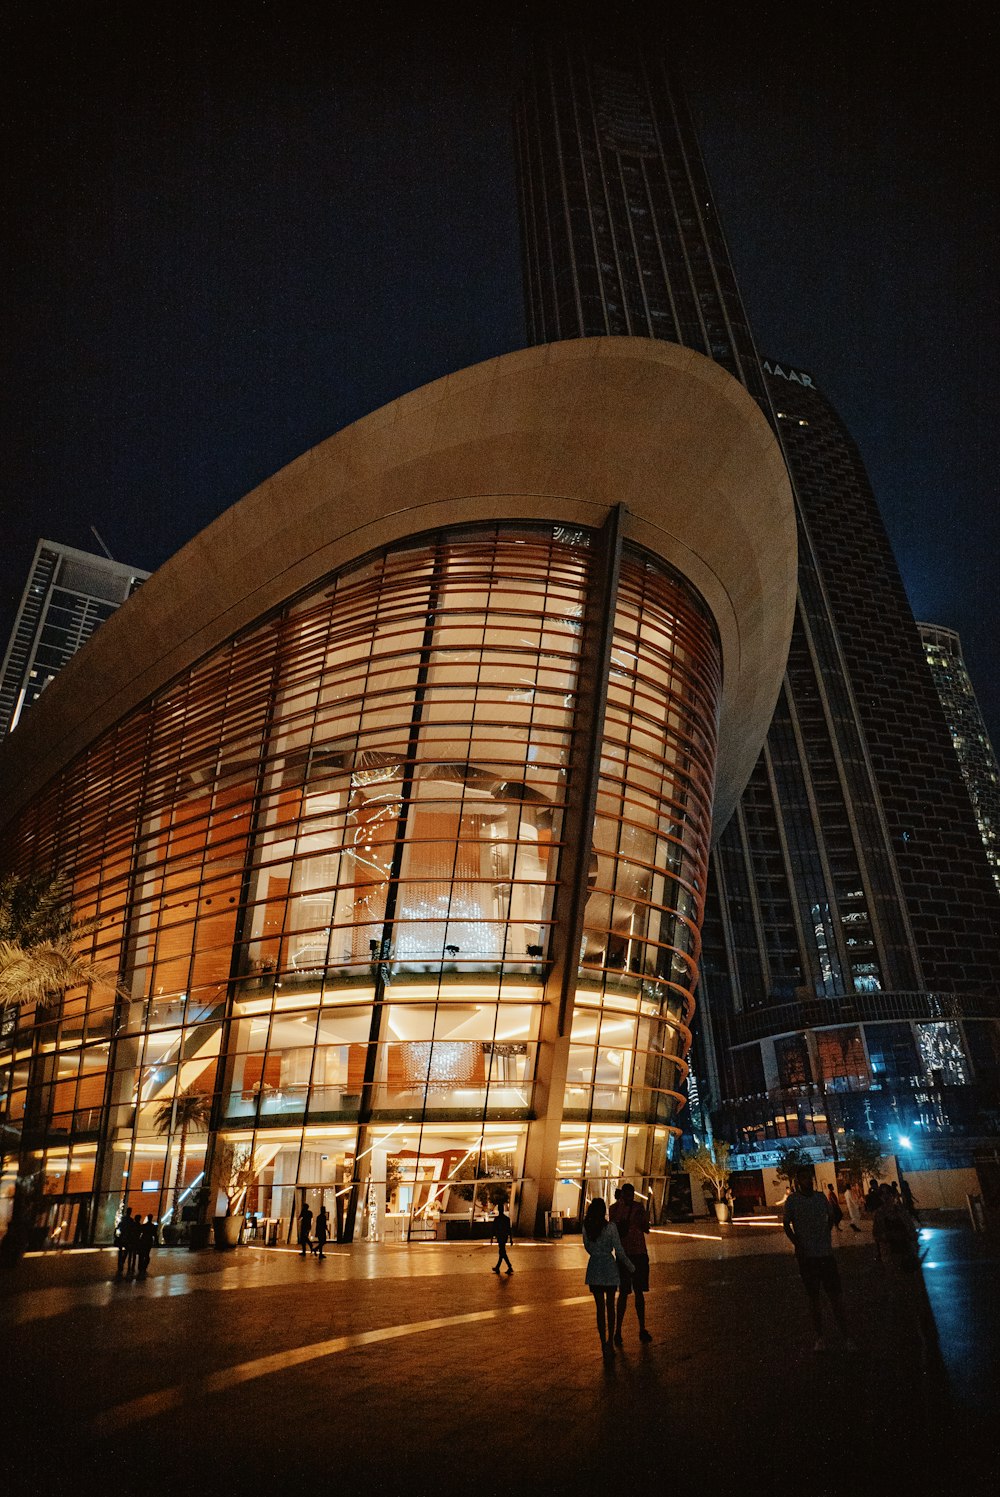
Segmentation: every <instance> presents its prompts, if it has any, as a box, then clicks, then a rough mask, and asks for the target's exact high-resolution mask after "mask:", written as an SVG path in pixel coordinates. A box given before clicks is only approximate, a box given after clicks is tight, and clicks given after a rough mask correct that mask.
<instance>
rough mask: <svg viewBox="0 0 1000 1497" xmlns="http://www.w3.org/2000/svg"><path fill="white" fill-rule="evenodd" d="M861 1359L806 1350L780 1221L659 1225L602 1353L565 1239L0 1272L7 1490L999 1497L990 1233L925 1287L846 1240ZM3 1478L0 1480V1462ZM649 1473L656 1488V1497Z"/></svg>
mask: <svg viewBox="0 0 1000 1497" xmlns="http://www.w3.org/2000/svg"><path fill="white" fill-rule="evenodd" d="M841 1239H842V1241H841V1244H840V1246H841V1249H842V1250H841V1252H840V1254H839V1258H840V1264H841V1272H842V1276H843V1280H844V1285H845V1295H846V1300H847V1304H848V1308H849V1312H850V1316H851V1321H852V1331H853V1333H854V1336H855V1339H856V1341H857V1342H858V1351H857V1352H856V1353H852V1352H850V1351H848V1350H847V1349H846V1348H845V1347H844V1346H843V1345H842V1344H841V1343H840V1342H839V1340H838V1338H837V1337H836V1334H835V1333H834V1334H831V1336H830V1338H829V1346H830V1349H829V1350H828V1351H826V1352H825V1353H822V1354H819V1355H817V1354H814V1352H813V1350H812V1336H811V1333H810V1329H809V1323H808V1317H807V1312H806V1303H805V1299H804V1295H803V1293H802V1289H801V1285H800V1283H799V1281H798V1276H797V1273H796V1271H795V1266H794V1262H793V1260H792V1257H791V1253H790V1250H789V1248H788V1244H787V1243H786V1241H785V1239H784V1238H783V1236H782V1234H781V1232H780V1229H779V1228H778V1227H777V1226H776V1225H775V1224H774V1223H771V1224H763V1225H761V1224H756V1225H755V1226H752V1227H751V1226H750V1225H749V1224H747V1225H746V1226H744V1227H738V1226H736V1225H734V1226H733V1227H732V1228H730V1229H728V1230H727V1231H726V1232H725V1233H724V1234H721V1233H720V1232H718V1231H717V1230H716V1229H715V1228H714V1227H712V1226H693V1227H691V1228H677V1229H671V1230H670V1231H669V1232H657V1233H654V1234H651V1238H650V1254H651V1259H652V1265H653V1266H652V1275H651V1292H650V1295H649V1300H648V1323H649V1326H650V1329H651V1330H652V1332H653V1335H654V1340H653V1342H652V1344H650V1345H648V1346H643V1345H640V1344H639V1343H638V1341H637V1338H636V1334H635V1332H636V1324H635V1319H634V1311H633V1310H632V1309H631V1308H630V1310H629V1316H628V1319H627V1321H626V1334H625V1346H624V1348H623V1350H622V1351H621V1352H620V1353H619V1354H618V1355H617V1356H616V1358H615V1361H614V1362H613V1364H612V1365H611V1366H610V1367H605V1365H604V1364H603V1362H602V1359H601V1356H600V1349H599V1345H598V1340H597V1335H596V1331H595V1328H594V1312H593V1305H592V1301H591V1299H590V1296H589V1295H588V1294H587V1292H586V1290H585V1287H584V1285H583V1272H584V1255H583V1251H582V1248H581V1245H580V1242H579V1239H572V1238H571V1239H567V1240H565V1241H563V1242H560V1243H540V1244H535V1243H529V1242H523V1243H518V1244H516V1245H515V1248H514V1250H513V1252H514V1266H515V1270H516V1272H515V1274H514V1275H513V1277H511V1278H507V1277H506V1276H502V1277H501V1278H499V1279H497V1277H496V1276H494V1275H493V1274H492V1273H491V1272H490V1266H491V1263H492V1261H493V1259H492V1250H491V1248H490V1247H489V1245H488V1244H479V1243H470V1244H418V1245H413V1246H410V1247H407V1246H405V1245H402V1244H389V1245H385V1246H378V1247H369V1246H358V1247H351V1248H338V1247H336V1246H332V1247H331V1249H330V1251H329V1254H328V1258H327V1260H326V1261H325V1262H323V1263H319V1262H317V1261H316V1260H315V1259H312V1258H309V1259H306V1260H302V1259H301V1258H300V1256H299V1255H298V1254H297V1253H295V1252H289V1251H281V1250H275V1249H258V1248H244V1249H241V1250H239V1252H238V1253H236V1254H215V1253H213V1252H211V1251H208V1252H204V1253H200V1254H187V1253H184V1252H180V1251H176V1250H174V1251H164V1252H161V1253H159V1254H157V1255H156V1256H155V1257H154V1261H153V1267H152V1271H151V1274H150V1277H149V1278H148V1279H147V1280H146V1281H145V1282H142V1283H136V1282H130V1281H125V1282H122V1283H118V1282H115V1281H114V1279H113V1277H112V1275H113V1271H114V1256H113V1254H111V1253H108V1252H101V1253H77V1254H73V1253H64V1254H63V1255H61V1256H56V1255H52V1254H47V1255H43V1256H41V1257H36V1258H29V1259H27V1260H26V1261H25V1262H24V1263H23V1264H22V1265H21V1267H20V1268H19V1270H17V1272H16V1273H15V1274H13V1275H9V1276H7V1277H6V1278H5V1279H4V1280H2V1281H0V1359H2V1361H3V1363H4V1364H5V1371H4V1374H3V1387H4V1388H5V1390H6V1392H5V1397H4V1405H3V1410H4V1428H5V1431H6V1433H5V1438H4V1453H3V1457H2V1460H3V1462H4V1464H5V1467H6V1470H5V1471H4V1474H5V1475H6V1476H7V1478H8V1480H9V1481H10V1482H11V1485H10V1487H9V1488H7V1483H6V1482H4V1483H3V1485H4V1487H5V1488H7V1489H9V1490H11V1491H15V1490H19V1489H22V1490H23V1489H27V1486H28V1485H29V1484H30V1485H31V1488H32V1490H33V1491H35V1492H46V1493H47V1492H59V1491H63V1490H65V1491H73V1492H74V1494H75V1497H80V1494H81V1493H86V1492H87V1491H89V1490H91V1489H94V1490H98V1489H100V1490H101V1491H102V1492H103V1491H106V1490H108V1488H109V1487H110V1488H111V1489H113V1490H125V1489H126V1485H128V1486H131V1485H133V1484H134V1485H136V1486H137V1489H139V1490H142V1491H144V1492H146V1493H158V1492H161V1491H162V1492H166V1491H174V1490H175V1489H176V1488H177V1487H178V1486H188V1485H193V1486H195V1487H196V1488H198V1489H199V1490H200V1489H203V1488H205V1487H206V1486H207V1484H208V1483H209V1482H215V1481H218V1480H225V1481H227V1482H229V1481H232V1480H236V1481H237V1483H238V1485H241V1486H242V1485H243V1484H244V1483H247V1484H249V1485H250V1486H251V1487H253V1488H256V1487H257V1484H258V1483H264V1484H265V1486H264V1487H263V1488H262V1489H267V1485H268V1484H273V1483H280V1484H281V1489H284V1487H285V1486H287V1485H292V1484H294V1485H299V1484H301V1483H302V1482H308V1483H309V1484H310V1485H312V1484H313V1483H314V1482H319V1483H323V1484H324V1485H328V1486H329V1487H330V1488H331V1489H334V1490H339V1488H340V1487H341V1486H342V1485H345V1484H346V1485H349V1486H350V1487H352V1488H353V1489H356V1490H358V1491H359V1492H365V1491H372V1492H376V1493H384V1494H393V1493H401V1494H402V1493H408V1494H421V1493H425V1492H426V1493H435V1494H446V1493H450V1492H460V1491H462V1492H464V1491H469V1490H476V1491H480V1492H486V1493H492V1492H497V1493H499V1492H503V1493H505V1494H508V1493H510V1492H512V1491H514V1490H517V1491H519V1492H523V1493H534V1492H539V1493H542V1492H545V1493H553V1492H554V1493H559V1492H564V1491H565V1492H571V1491H572V1492H575V1493H576V1492H579V1491H580V1489H581V1487H587V1486H593V1485H594V1484H595V1483H596V1484H597V1485H600V1486H602V1487H605V1488H606V1487H607V1486H608V1485H609V1484H613V1485H616V1486H617V1485H621V1484H622V1483H621V1480H620V1479H614V1478H613V1473H614V1472H615V1471H616V1470H618V1471H619V1472H620V1470H621V1467H622V1463H623V1462H624V1463H625V1464H626V1465H627V1466H628V1468H629V1469H630V1472H631V1475H630V1477H629V1480H630V1481H635V1480H640V1481H642V1482H643V1483H645V1484H648V1485H649V1486H650V1490H654V1491H658V1490H660V1489H661V1488H665V1487H672V1486H675V1485H676V1486H677V1487H678V1489H679V1490H683V1491H684V1492H685V1493H689V1492H700V1491H712V1492H718V1491H719V1490H720V1489H722V1490H731V1489H734V1488H746V1487H750V1488H751V1490H753V1489H755V1488H756V1487H758V1486H761V1487H763V1486H767V1487H769V1488H770V1487H773V1486H775V1485H776V1484H784V1485H794V1487H795V1489H797V1490H802V1491H803V1492H805V1491H806V1490H808V1491H809V1492H810V1493H812V1494H816V1493H825V1492H827V1491H829V1492H831V1493H832V1492H834V1491H840V1490H842V1489H843V1488H845V1487H846V1488H847V1489H852V1488H857V1489H859V1490H864V1489H865V1488H866V1486H867V1485H868V1484H869V1481H875V1480H879V1481H881V1480H885V1481H892V1482H893V1483H895V1482H896V1481H900V1480H905V1481H908V1482H909V1483H910V1490H911V1491H920V1490H930V1489H931V1487H932V1486H933V1489H934V1490H936V1491H937V1492H939V1493H940V1492H942V1491H949V1490H958V1489H959V1487H960V1489H961V1491H962V1492H963V1494H965V1493H971V1492H973V1491H978V1490H983V1491H992V1490H994V1489H995V1487H996V1482H997V1479H998V1475H1000V1465H998V1464H997V1461H996V1457H995V1455H994V1443H995V1441H994V1437H993V1433H992V1431H993V1428H995V1427H996V1419H997V1414H998V1412H1000V1411H998V1407H997V1401H996V1400H997V1392H996V1380H995V1377H993V1376H992V1368H993V1366H994V1365H995V1362H996V1352H997V1347H998V1342H1000V1325H998V1319H997V1313H998V1305H997V1297H996V1294H995V1292H994V1285H995V1281H996V1280H995V1274H996V1241H995V1239H990V1238H983V1239H977V1238H973V1236H972V1234H971V1233H969V1232H967V1231H965V1230H961V1229H955V1230H934V1231H931V1232H928V1233H925V1235H924V1246H925V1267H924V1274H923V1280H924V1282H925V1283H926V1286H927V1292H926V1296H924V1295H923V1294H922V1293H921V1292H920V1291H919V1287H917V1289H916V1290H914V1287H913V1286H912V1285H911V1284H903V1283H901V1282H900V1281H899V1280H898V1279H895V1278H894V1277H893V1276H892V1274H891V1272H890V1271H888V1270H887V1269H885V1268H882V1267H880V1266H879V1265H877V1264H876V1263H875V1261H874V1253H873V1250H872V1247H871V1244H870V1241H869V1239H868V1237H867V1235H865V1236H864V1237H861V1238H856V1237H853V1235H852V1234H845V1233H842V1234H841ZM0 1469H3V1468H0ZM654 1482H655V1483H656V1486H655V1487H653V1486H652V1483H654Z"/></svg>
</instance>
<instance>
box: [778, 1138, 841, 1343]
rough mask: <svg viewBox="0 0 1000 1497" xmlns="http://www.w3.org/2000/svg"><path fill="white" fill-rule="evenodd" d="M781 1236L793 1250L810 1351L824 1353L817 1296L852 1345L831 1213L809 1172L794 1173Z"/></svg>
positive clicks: (807, 1170)
mask: <svg viewBox="0 0 1000 1497" xmlns="http://www.w3.org/2000/svg"><path fill="white" fill-rule="evenodd" d="M783 1219H784V1228H785V1236H786V1237H787V1238H788V1240H789V1242H790V1243H791V1244H792V1246H793V1247H794V1249H795V1261H796V1262H797V1264H798V1266H799V1273H800V1274H801V1276H802V1283H803V1284H804V1286H805V1291H806V1295H807V1296H808V1299H809V1313H810V1314H811V1316H812V1322H813V1326H814V1328H815V1331H816V1344H815V1346H814V1347H813V1350H814V1351H825V1350H826V1341H825V1340H824V1338H823V1310H822V1306H821V1302H820V1294H821V1292H825V1293H826V1297H827V1299H828V1300H829V1301H830V1309H831V1310H832V1311H833V1318H834V1320H835V1321H836V1322H837V1325H838V1326H839V1327H840V1331H841V1334H842V1335H843V1337H844V1339H845V1341H846V1342H847V1345H848V1347H850V1348H851V1349H852V1350H853V1348H854V1343H853V1341H852V1340H851V1336H850V1332H849V1331H848V1328H847V1320H846V1317H845V1315H844V1298H843V1293H842V1290H841V1287H840V1273H839V1271H838V1269H837V1260H836V1258H835V1257H834V1256H833V1243H832V1241H831V1233H832V1231H833V1212H832V1211H831V1210H830V1204H829V1202H828V1201H827V1199H826V1197H825V1196H823V1195H820V1193H819V1192H818V1191H817V1190H816V1188H815V1180H814V1177H813V1172H812V1169H811V1168H809V1169H801V1170H796V1172H795V1194H794V1195H791V1196H789V1197H788V1200H787V1201H786V1202H785V1209H784V1217H783Z"/></svg>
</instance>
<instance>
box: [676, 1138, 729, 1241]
mask: <svg viewBox="0 0 1000 1497" xmlns="http://www.w3.org/2000/svg"><path fill="white" fill-rule="evenodd" d="M681 1165H682V1166H683V1168H684V1169H685V1170H687V1172H688V1174H689V1175H696V1176H697V1177H698V1178H699V1179H701V1180H707V1181H708V1183H709V1185H710V1186H711V1187H712V1193H713V1195H714V1196H715V1215H716V1218H717V1220H718V1221H719V1222H720V1223H722V1222H727V1221H728V1220H729V1217H730V1214H731V1212H730V1206H729V1177H730V1175H731V1174H732V1170H731V1169H730V1168H729V1145H728V1144H724V1143H722V1142H721V1140H720V1139H714V1140H713V1142H712V1143H711V1144H698V1145H697V1146H696V1147H695V1148H693V1149H691V1150H690V1152H689V1153H687V1154H685V1155H684V1157H683V1158H682V1160H681Z"/></svg>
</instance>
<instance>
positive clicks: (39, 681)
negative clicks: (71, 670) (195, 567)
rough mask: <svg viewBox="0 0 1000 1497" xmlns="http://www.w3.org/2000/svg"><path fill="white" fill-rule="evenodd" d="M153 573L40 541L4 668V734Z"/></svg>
mask: <svg viewBox="0 0 1000 1497" xmlns="http://www.w3.org/2000/svg"><path fill="white" fill-rule="evenodd" d="M148 576H149V573H148V572H142V571H140V570H139V568H138V567H128V566H124V565H123V564H122V563H121V562H118V561H111V560H110V559H109V558H108V557H105V556H94V555H92V554H91V553H90V552H89V551H78V550H77V549H76V548H75V547H74V546H62V545H60V544H59V543H58V542H56V541H44V540H43V541H39V542H38V545H37V546H36V548H35V555H34V559H33V561H32V563H31V572H30V574H29V576H28V580H27V582H26V584H25V588H24V592H23V594H22V596H21V603H20V606H19V608H18V610H17V617H16V618H15V620H14V627H13V629H12V630H11V635H10V641H9V643H8V645H7V652H6V654H5V655H4V658H3V670H2V672H0V739H2V738H5V737H6V735H7V734H8V733H10V732H12V730H13V729H14V728H16V727H17V724H18V722H19V721H20V718H21V714H22V712H24V711H25V709H26V708H28V707H30V706H31V704H32V702H35V701H37V699H38V697H39V696H40V695H41V693H42V692H43V691H44V690H45V688H46V686H48V684H49V682H50V681H51V680H52V678H53V676H55V674H56V673H57V671H60V670H62V668H63V666H64V665H65V664H66V662H67V661H68V660H71V659H72V658H73V656H74V655H75V654H76V652H77V650H79V649H80V647H81V646H82V645H85V644H86V643H87V640H88V639H89V638H90V636H91V635H92V634H93V632H94V630H95V629H97V628H99V626H100V625H101V624H103V623H104V622H105V620H106V619H109V618H110V617H111V615H112V614H113V613H114V611H115V609H116V608H120V607H121V605H122V604H123V603H124V602H125V599H126V598H129V597H131V596H132V594H133V593H134V592H135V590H136V588H137V587H138V586H139V584H140V583H141V582H144V581H145V579H146V578H147V577H148Z"/></svg>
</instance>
